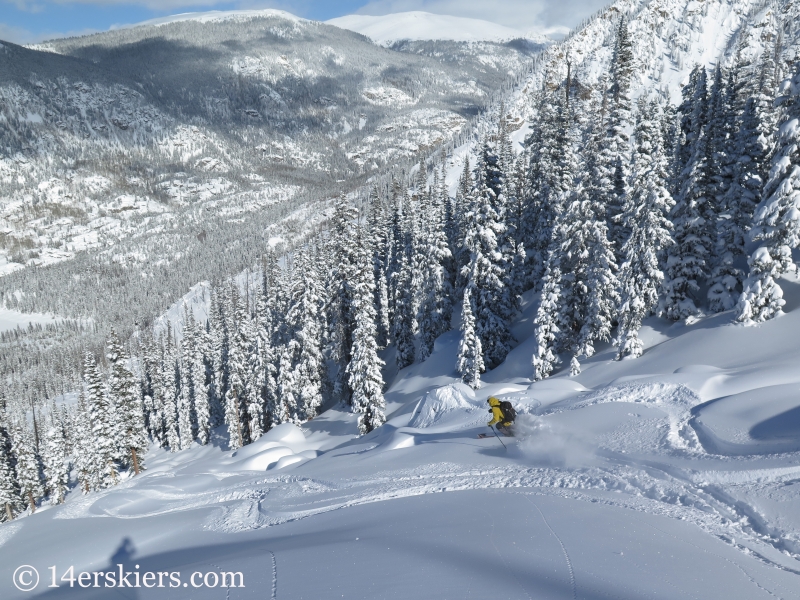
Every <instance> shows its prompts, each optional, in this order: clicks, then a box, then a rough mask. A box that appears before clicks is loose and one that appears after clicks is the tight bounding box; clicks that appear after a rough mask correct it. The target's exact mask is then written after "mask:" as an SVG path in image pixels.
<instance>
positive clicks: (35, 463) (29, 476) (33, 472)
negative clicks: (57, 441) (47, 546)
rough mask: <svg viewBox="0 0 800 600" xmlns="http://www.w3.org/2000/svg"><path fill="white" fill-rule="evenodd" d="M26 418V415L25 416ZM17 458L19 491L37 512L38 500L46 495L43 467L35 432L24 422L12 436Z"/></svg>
mask: <svg viewBox="0 0 800 600" xmlns="http://www.w3.org/2000/svg"><path fill="white" fill-rule="evenodd" d="M23 418H24V417H23ZM12 441H13V449H14V455H15V457H16V459H17V482H18V484H19V492H20V495H21V496H22V498H24V499H25V502H26V503H27V504H28V508H30V511H31V513H33V512H36V502H37V501H38V500H39V499H40V498H41V497H42V496H44V487H43V486H42V475H41V468H40V465H39V459H38V457H37V452H36V444H35V441H34V438H33V432H32V431H31V430H30V429H29V428H28V427H27V425H25V424H24V423H22V424H18V425H17V427H16V428H15V431H14V435H13V436H12Z"/></svg>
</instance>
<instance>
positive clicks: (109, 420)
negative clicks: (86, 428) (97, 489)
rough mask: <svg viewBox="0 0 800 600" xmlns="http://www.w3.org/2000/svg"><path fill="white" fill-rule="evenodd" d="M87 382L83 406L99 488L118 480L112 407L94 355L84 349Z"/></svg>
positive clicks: (84, 375) (115, 429)
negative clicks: (94, 458) (87, 414)
mask: <svg viewBox="0 0 800 600" xmlns="http://www.w3.org/2000/svg"><path fill="white" fill-rule="evenodd" d="M83 378H84V381H85V382H86V406H87V409H88V411H89V419H90V421H91V432H92V445H93V446H94V455H95V457H96V458H97V461H98V465H97V468H98V469H100V473H98V477H99V479H98V483H99V485H100V486H101V487H109V486H112V485H116V483H117V479H118V464H117V456H118V448H117V440H116V434H117V428H116V418H115V413H114V406H113V405H112V404H111V403H110V401H109V397H108V394H107V393H106V389H105V386H104V385H103V380H102V378H101V377H100V371H99V370H98V368H97V363H96V362H95V359H94V356H93V355H92V354H91V353H90V352H87V353H86V356H85V358H84V362H83Z"/></svg>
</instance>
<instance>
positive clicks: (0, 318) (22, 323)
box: [0, 308, 58, 332]
mask: <svg viewBox="0 0 800 600" xmlns="http://www.w3.org/2000/svg"><path fill="white" fill-rule="evenodd" d="M57 321H58V318H57V317H54V316H52V315H42V314H38V313H22V312H19V311H17V310H11V309H8V308H0V332H3V331H11V330H12V329H16V328H17V327H21V328H22V329H27V328H28V327H30V326H31V325H42V326H44V325H49V324H51V323H56V322H57Z"/></svg>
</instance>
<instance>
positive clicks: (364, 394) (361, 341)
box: [347, 232, 386, 435]
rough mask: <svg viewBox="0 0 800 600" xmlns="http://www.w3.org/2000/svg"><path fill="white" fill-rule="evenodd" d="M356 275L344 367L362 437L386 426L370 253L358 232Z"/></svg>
mask: <svg viewBox="0 0 800 600" xmlns="http://www.w3.org/2000/svg"><path fill="white" fill-rule="evenodd" d="M356 247H357V252H358V254H357V257H356V260H357V262H356V264H357V271H356V272H355V273H354V278H353V299H354V303H353V315H354V321H355V323H356V328H355V331H354V332H353V354H352V358H351V360H350V363H349V364H348V365H347V375H348V385H349V386H350V389H351V390H352V391H353V403H352V406H353V410H354V411H355V412H357V413H359V418H358V430H359V432H361V434H362V435H364V434H367V433H369V432H370V431H372V430H374V429H377V428H378V427H380V426H381V425H383V424H384V423H385V422H386V416H385V409H386V401H385V400H384V397H383V375H382V374H381V367H382V366H383V364H384V363H383V361H382V360H381V359H380V358H379V357H378V346H377V343H376V342H375V307H374V306H373V293H374V287H375V282H374V281H373V270H372V264H371V260H370V253H369V249H368V248H367V245H366V243H365V240H364V236H363V235H362V234H361V233H360V232H359V233H358V235H357V240H356Z"/></svg>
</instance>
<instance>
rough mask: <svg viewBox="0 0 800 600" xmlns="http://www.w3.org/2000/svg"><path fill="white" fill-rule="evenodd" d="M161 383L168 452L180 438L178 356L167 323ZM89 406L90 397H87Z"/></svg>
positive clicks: (162, 355) (162, 344) (176, 448)
mask: <svg viewBox="0 0 800 600" xmlns="http://www.w3.org/2000/svg"><path fill="white" fill-rule="evenodd" d="M161 347H162V354H161V383H160V385H159V390H160V393H161V398H159V402H160V404H161V410H162V413H163V415H164V431H165V437H166V440H167V446H169V451H170V452H177V451H178V450H180V449H181V438H180V434H179V432H178V392H179V388H178V382H179V379H178V357H177V356H176V352H175V342H174V340H173V338H172V326H171V324H170V323H169V322H168V323H167V331H166V332H165V334H164V335H163V338H162V340H161ZM89 400H90V401H89V406H90V407H91V398H90V399H89Z"/></svg>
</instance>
